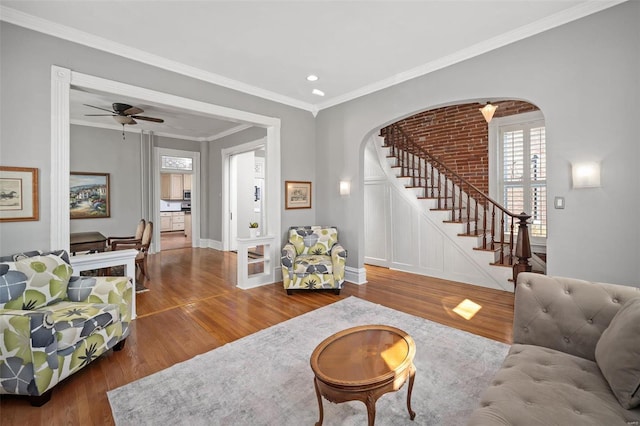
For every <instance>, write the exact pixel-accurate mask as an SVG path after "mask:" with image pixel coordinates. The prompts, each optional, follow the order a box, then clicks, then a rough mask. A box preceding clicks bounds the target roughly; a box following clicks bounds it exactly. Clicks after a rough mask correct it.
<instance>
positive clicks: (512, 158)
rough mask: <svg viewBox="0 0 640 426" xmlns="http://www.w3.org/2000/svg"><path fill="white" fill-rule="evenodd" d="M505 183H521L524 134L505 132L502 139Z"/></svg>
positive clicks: (519, 131) (517, 131)
mask: <svg viewBox="0 0 640 426" xmlns="http://www.w3.org/2000/svg"><path fill="white" fill-rule="evenodd" d="M502 146H503V158H504V165H503V166H504V172H503V177H504V180H505V182H509V181H522V175H523V174H524V162H523V157H524V132H523V131H522V130H516V131H513V132H505V133H504V135H503V138H502Z"/></svg>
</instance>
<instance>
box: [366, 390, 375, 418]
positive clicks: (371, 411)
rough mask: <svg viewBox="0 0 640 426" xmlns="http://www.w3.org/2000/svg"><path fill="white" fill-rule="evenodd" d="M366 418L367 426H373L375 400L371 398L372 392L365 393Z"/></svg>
mask: <svg viewBox="0 0 640 426" xmlns="http://www.w3.org/2000/svg"><path fill="white" fill-rule="evenodd" d="M365 404H367V416H368V418H369V422H368V426H373V425H374V424H375V423H376V398H374V397H373V393H372V392H367V401H366V402H365Z"/></svg>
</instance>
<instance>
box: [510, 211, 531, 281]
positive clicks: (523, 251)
mask: <svg viewBox="0 0 640 426" xmlns="http://www.w3.org/2000/svg"><path fill="white" fill-rule="evenodd" d="M516 217H517V218H518V220H519V221H520V222H519V223H518V240H517V242H516V256H517V258H518V263H516V264H515V265H513V285H514V286H515V285H516V283H517V282H518V274H519V273H520V272H531V265H530V264H529V258H530V257H531V243H530V242H529V227H528V226H527V221H528V220H529V219H530V218H531V216H529V215H528V214H526V213H525V212H522V213H520V214H519V215H518V216H516Z"/></svg>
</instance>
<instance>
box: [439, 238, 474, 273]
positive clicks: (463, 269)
mask: <svg viewBox="0 0 640 426" xmlns="http://www.w3.org/2000/svg"><path fill="white" fill-rule="evenodd" d="M444 252H445V255H444V256H445V258H444V269H445V271H446V272H448V273H450V274H452V275H454V276H457V277H458V279H460V280H463V279H464V278H466V280H473V279H477V278H478V270H477V267H476V265H474V264H473V263H472V262H470V261H469V258H468V257H467V256H464V255H463V254H462V253H461V252H460V249H459V248H457V247H455V246H454V245H453V244H447V245H446V246H445V250H444Z"/></svg>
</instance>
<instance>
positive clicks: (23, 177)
mask: <svg viewBox="0 0 640 426" xmlns="http://www.w3.org/2000/svg"><path fill="white" fill-rule="evenodd" d="M29 220H39V215H38V169H32V168H28V167H5V166H0V222H22V221H29Z"/></svg>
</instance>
